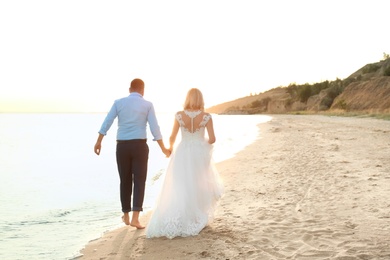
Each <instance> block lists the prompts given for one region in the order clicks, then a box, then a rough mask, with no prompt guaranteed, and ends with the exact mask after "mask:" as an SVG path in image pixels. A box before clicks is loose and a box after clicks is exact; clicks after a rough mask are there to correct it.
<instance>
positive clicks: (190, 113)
mask: <svg viewBox="0 0 390 260" xmlns="http://www.w3.org/2000/svg"><path fill="white" fill-rule="evenodd" d="M201 113H202V111H200V110H198V111H188V110H184V114H185V115H186V116H188V118H187V120H184V119H183V115H182V113H180V112H178V113H177V114H176V119H177V121H178V122H179V124H180V127H182V129H183V130H184V131H186V132H189V133H195V132H198V131H199V130H200V129H202V128H204V127H205V126H206V124H207V122H208V121H209V120H210V118H211V115H210V114H204V115H203V118H202V120H201V121H200V122H199V120H196V117H197V116H198V115H200V114H201ZM188 119H189V120H188ZM194 122H196V123H194ZM188 125H190V127H189V126H188ZM195 125H196V126H195Z"/></svg>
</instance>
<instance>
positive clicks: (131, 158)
mask: <svg viewBox="0 0 390 260" xmlns="http://www.w3.org/2000/svg"><path fill="white" fill-rule="evenodd" d="M148 157H149V147H148V145H147V143H146V140H140V139H136V140H127V141H118V142H117V145H116V162H117V166H118V172H119V177H120V198H121V204H122V212H130V211H142V210H143V208H142V205H143V202H144V195H145V182H146V175H147V171H148ZM132 193H133V194H132ZM132 195H133V207H131V196H132Z"/></svg>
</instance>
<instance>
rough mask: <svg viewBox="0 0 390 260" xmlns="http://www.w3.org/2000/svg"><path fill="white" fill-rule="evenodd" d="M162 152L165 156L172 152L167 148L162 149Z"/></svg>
mask: <svg viewBox="0 0 390 260" xmlns="http://www.w3.org/2000/svg"><path fill="white" fill-rule="evenodd" d="M162 152H163V153H164V154H165V157H167V158H169V156H171V153H172V151H171V150H169V149H167V148H164V149H162Z"/></svg>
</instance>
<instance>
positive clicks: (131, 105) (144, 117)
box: [99, 92, 162, 141]
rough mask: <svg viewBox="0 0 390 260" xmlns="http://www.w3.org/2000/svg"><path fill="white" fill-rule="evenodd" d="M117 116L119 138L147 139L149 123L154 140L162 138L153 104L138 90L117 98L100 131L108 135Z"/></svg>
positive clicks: (117, 136) (117, 137)
mask: <svg viewBox="0 0 390 260" xmlns="http://www.w3.org/2000/svg"><path fill="white" fill-rule="evenodd" d="M116 117H118V131H117V135H116V139H117V140H132V139H146V125H147V123H148V124H149V128H150V132H151V133H152V135H153V137H154V139H153V141H156V140H161V139H162V135H161V131H160V126H159V125H158V122H157V117H156V113H155V111H154V106H153V104H152V103H151V102H149V101H147V100H145V99H144V98H143V97H142V95H141V94H139V93H138V92H132V93H130V95H129V96H128V97H124V98H121V99H118V100H115V102H114V104H113V105H112V107H111V110H110V112H108V114H107V116H106V118H105V119H104V122H103V124H102V127H101V128H100V131H99V133H100V134H102V135H107V131H108V130H109V129H110V127H111V125H112V123H113V122H114V120H115V118H116Z"/></svg>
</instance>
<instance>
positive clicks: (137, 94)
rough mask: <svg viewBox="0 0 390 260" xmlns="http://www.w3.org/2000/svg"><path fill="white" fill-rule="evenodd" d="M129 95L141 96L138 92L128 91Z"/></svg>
mask: <svg viewBox="0 0 390 260" xmlns="http://www.w3.org/2000/svg"><path fill="white" fill-rule="evenodd" d="M130 96H139V97H142V95H141V94H140V93H138V92H131V93H130Z"/></svg>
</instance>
